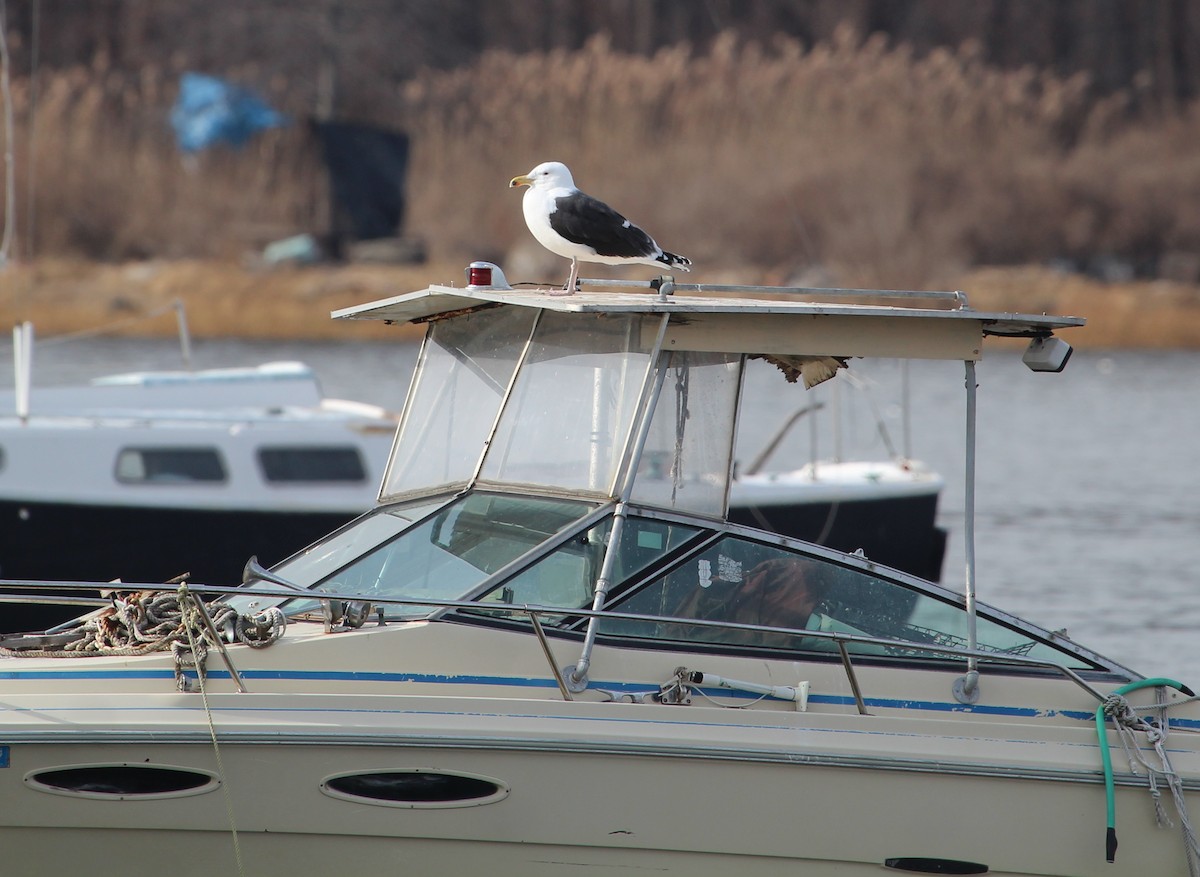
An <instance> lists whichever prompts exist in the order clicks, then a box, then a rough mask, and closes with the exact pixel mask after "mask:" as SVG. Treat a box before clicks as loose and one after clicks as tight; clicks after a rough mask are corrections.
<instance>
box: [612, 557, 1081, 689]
mask: <svg viewBox="0 0 1200 877" xmlns="http://www.w3.org/2000/svg"><path fill="white" fill-rule="evenodd" d="M612 611H613V612H614V613H619V614H631V615H651V616H664V617H668V618H686V619H698V620H703V621H705V622H711V623H712V624H694V623H692V624H689V623H686V622H681V621H644V620H640V619H633V618H630V619H623V618H619V617H615V616H608V617H606V618H605V619H604V620H603V622H602V624H601V632H602V633H603V634H605V635H608V636H617V637H633V638H639V639H641V638H645V639H652V640H658V641H662V640H670V641H676V642H690V643H705V644H712V645H714V646H720V645H727V646H738V647H752V648H759V649H786V650H793V649H798V650H803V651H835V650H836V649H837V645H836V641H835V640H834V639H833V638H832V637H830V636H826V635H828V634H846V635H848V636H849V637H854V636H859V637H873V638H886V639H888V640H895V643H894V644H892V643H879V642H856V641H854V640H853V639H847V648H848V650H849V651H850V652H851V653H854V654H860V655H880V656H892V657H900V658H939V657H944V656H945V653H944V652H943V651H936V650H934V649H931V648H929V647H943V648H951V649H953V648H964V647H966V645H967V643H968V639H967V637H968V616H967V612H966V610H965V608H964V606H963V605H962V603H961V602H959V601H958V600H957V599H956V598H954V597H951V596H950V595H949V594H946V595H945V596H944V597H939V596H937V595H935V594H933V593H925V592H922V591H917V590H914V589H912V588H910V587H907V586H905V585H903V584H901V583H900V582H897V581H893V580H891V579H889V578H886V577H885V576H883V575H876V574H873V573H872V572H869V571H867V570H864V569H857V568H854V567H851V566H848V565H845V564H844V563H839V562H836V561H834V560H830V559H827V558H824V557H818V556H814V555H808V554H804V553H801V552H798V551H796V550H794V549H790V548H786V547H783V546H778V545H767V544H763V543H761V542H758V541H755V540H753V539H750V538H746V537H742V536H736V535H726V536H723V537H722V538H720V539H718V540H717V541H716V542H713V543H710V544H709V545H708V546H707V547H704V548H703V549H702V550H698V551H695V552H693V553H692V554H690V555H688V556H687V557H685V558H683V559H681V560H680V561H678V562H677V563H675V564H674V565H673V566H672V567H671V568H670V569H669V571H667V572H665V573H663V574H660V575H658V576H656V577H653V578H651V579H650V580H649V581H648V582H647V583H646V584H645V585H644V586H641V587H639V588H637V589H636V590H635V591H632V592H631V593H630V594H629V596H628V597H626V598H624V599H620V600H618V601H617V602H616V605H614V606H613V607H612ZM722 624H730V625H742V626H741V627H732V626H729V627H725V626H721V625H722ZM748 625H753V626H754V628H753V629H750V628H748V627H746V626H748ZM768 628H787V629H789V631H787V632H785V631H784V630H770V629H768ZM976 629H977V644H978V648H979V649H980V650H982V651H987V652H994V653H996V655H997V656H998V657H999V656H1004V655H1011V656H1019V657H1029V658H1037V659H1042V660H1050V661H1053V662H1055V663H1059V664H1064V665H1066V666H1068V667H1072V668H1076V669H1089V668H1094V667H1095V666H1096V665H1095V664H1094V663H1092V662H1090V661H1088V660H1085V659H1084V658H1082V657H1080V656H1079V655H1077V654H1074V653H1072V652H1069V651H1066V650H1064V649H1061V648H1059V647H1057V646H1056V645H1054V644H1052V643H1050V642H1048V641H1047V640H1046V639H1044V638H1043V637H1042V636H1040V635H1039V634H1038V633H1037V632H1036V631H1033V630H1022V629H1020V628H1019V627H1018V626H1016V625H1015V624H1011V625H1010V624H1007V623H1005V622H1004V621H1003V620H1001V619H999V618H991V617H988V615H987V613H985V612H981V613H980V615H979V617H978V619H977V625H976ZM791 631H796V632H791ZM818 632H819V633H818ZM923 646H924V648H923Z"/></svg>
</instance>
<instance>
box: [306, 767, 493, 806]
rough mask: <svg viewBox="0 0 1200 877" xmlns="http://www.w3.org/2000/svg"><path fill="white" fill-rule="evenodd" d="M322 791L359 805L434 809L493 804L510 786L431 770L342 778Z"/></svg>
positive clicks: (326, 783) (327, 783)
mask: <svg viewBox="0 0 1200 877" xmlns="http://www.w3.org/2000/svg"><path fill="white" fill-rule="evenodd" d="M321 791H322V792H324V793H325V794H327V795H330V796H332V797H334V798H344V799H346V800H349V801H356V802H359V803H367V804H380V805H383V806H387V807H412V808H431V809H432V808H443V807H472V806H476V805H479V804H491V803H494V802H495V801H499V800H501V799H502V798H505V797H507V796H508V786H506V785H505V784H504V783H502V782H500V781H499V780H496V779H492V778H491V777H484V776H477V775H474V774H464V773H457V772H453V771H443V770H436V769H429V768H412V769H402V770H396V769H390V770H378V771H361V772H355V773H348V774H341V775H339V776H333V777H329V778H328V779H326V780H325V781H324V782H322V783H321Z"/></svg>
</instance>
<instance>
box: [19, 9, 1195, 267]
mask: <svg viewBox="0 0 1200 877" xmlns="http://www.w3.org/2000/svg"><path fill="white" fill-rule="evenodd" d="M235 72H236V71H235ZM243 73H244V76H243V77H242V78H243V80H244V81H245V80H246V79H250V80H252V79H253V73H252V72H251V71H243ZM262 85H263V90H264V91H265V92H266V93H267V94H268V96H269V97H270V98H271V99H273V100H274V101H275V102H276V104H277V105H278V106H280V107H281V108H282V109H284V110H287V111H290V112H293V113H296V118H298V119H299V118H300V110H301V109H302V108H298V107H294V106H290V105H289V97H288V95H289V92H288V89H287V84H286V83H283V82H267V83H263V84H262ZM380 88H381V90H380V93H379V94H378V95H376V96H375V98H374V99H373V100H372V101H370V104H371V106H372V107H373V110H372V116H371V118H369V119H363V120H362V121H371V122H376V123H381V124H386V125H390V126H394V127H399V128H403V129H405V130H407V131H408V132H409V133H410V134H411V136H412V139H413V148H414V152H413V161H412V167H411V172H410V179H409V194H410V202H409V214H408V222H407V229H406V231H407V233H408V234H411V235H413V236H418V237H421V238H423V239H425V240H426V241H427V242H428V244H429V248H430V250H431V253H432V255H433V257H434V258H435V259H442V260H449V261H454V260H462V259H466V258H472V257H477V256H481V255H482V256H493V257H497V258H503V257H505V256H506V255H507V254H509V253H510V251H511V250H512V248H513V247H514V245H516V244H519V243H522V242H525V241H527V239H528V237H527V233H526V232H525V230H524V228H523V226H522V224H521V219H520V207H519V204H518V201H519V195H517V194H515V193H512V192H509V191H507V190H506V182H507V180H508V178H509V177H510V176H512V175H513V174H516V173H518V172H523V171H525V170H527V169H528V168H529V167H531V166H532V165H533V164H535V163H537V162H539V161H542V160H546V159H551V158H555V159H560V160H563V161H566V162H567V163H568V164H569V165H570V166H571V167H572V169H573V170H574V171H575V175H576V179H577V181H578V182H579V183H580V185H581V186H582V187H583V188H585V189H587V190H591V191H592V192H593V193H594V194H596V195H598V196H600V197H602V198H604V199H605V200H608V201H610V202H611V203H614V204H615V205H617V206H618V207H619V208H620V209H622V210H623V211H624V212H626V213H627V214H628V215H629V216H630V218H632V219H633V220H634V221H635V222H639V223H641V224H643V225H645V226H647V227H648V228H650V229H651V230H652V231H653V232H654V233H655V235H656V236H657V237H658V238H659V240H660V242H661V243H663V244H664V245H665V246H667V247H668V248H670V249H673V250H675V251H677V252H682V253H685V254H686V255H689V256H690V257H692V259H693V260H694V261H695V262H696V264H697V271H698V274H697V276H701V274H700V272H706V271H710V272H718V271H724V270H729V269H732V268H737V267H739V266H755V267H756V268H759V269H768V270H769V271H771V272H773V274H774V276H775V277H776V278H777V279H780V278H783V277H789V276H794V275H795V274H796V273H797V272H801V271H804V270H806V269H811V268H820V269H821V271H822V272H823V273H824V275H825V276H827V277H829V278H831V279H833V280H835V281H836V282H839V283H844V284H878V285H885V286H916V285H931V284H934V285H936V284H939V283H940V282H945V279H946V278H948V277H954V276H957V275H958V274H959V272H961V271H962V270H963V269H965V268H968V267H970V266H975V265H985V264H996V263H1000V264H1003V263H1025V262H1042V261H1046V260H1050V259H1055V258H1066V259H1073V260H1076V261H1078V262H1081V263H1082V262H1086V261H1087V260H1088V259H1090V258H1093V257H1094V256H1096V255H1098V254H1102V255H1103V254H1108V255H1114V256H1118V257H1121V258H1123V259H1126V260H1129V261H1131V262H1137V263H1139V264H1140V263H1145V264H1156V263H1158V262H1160V261H1161V260H1163V259H1164V258H1167V257H1169V256H1171V255H1172V254H1176V253H1180V252H1184V253H1186V252H1189V251H1190V252H1196V251H1197V250H1200V208H1198V207H1197V205H1198V204H1200V197H1197V196H1198V195H1200V159H1198V158H1197V156H1196V151H1195V148H1194V144H1195V142H1196V141H1197V139H1200V109H1198V108H1197V107H1195V106H1193V107H1190V108H1184V109H1183V110H1182V111H1180V112H1178V113H1175V114H1172V115H1169V116H1164V117H1161V118H1147V117H1140V118H1137V119H1133V118H1131V117H1130V115H1129V114H1128V113H1127V112H1126V110H1125V104H1124V103H1123V101H1124V100H1125V98H1126V97H1127V96H1122V95H1118V96H1116V97H1113V98H1109V99H1106V100H1103V101H1097V100H1095V99H1093V98H1092V97H1091V96H1090V92H1089V89H1088V87H1087V83H1086V81H1085V80H1084V79H1082V78H1080V77H1076V78H1072V79H1061V78H1058V77H1055V76H1053V75H1051V74H1049V73H1044V72H1037V71H1032V70H1025V71H1019V72H1003V71H1000V70H997V69H994V68H990V67H988V66H986V65H984V64H983V63H982V62H981V60H980V57H979V54H978V53H977V52H975V51H972V49H971V48H970V47H966V48H964V49H962V50H960V51H958V52H950V51H945V50H939V51H935V52H933V53H932V54H930V55H928V56H926V57H923V58H916V57H914V56H913V55H912V54H911V53H910V52H909V51H908V50H907V49H906V48H905V47H903V46H895V47H893V46H889V45H888V44H887V43H886V42H884V41H883V40H882V39H878V38H872V39H868V40H865V41H863V40H860V39H859V38H858V37H857V36H856V35H854V34H853V33H852V32H850V31H841V32H839V34H838V35H837V37H836V38H835V39H834V40H832V41H831V42H829V43H827V44H820V45H817V46H816V47H815V48H813V49H811V50H805V49H804V48H803V47H802V46H801V45H800V44H799V43H797V42H794V41H790V40H783V39H781V40H778V41H776V42H774V43H772V44H770V45H766V46H763V45H756V44H740V43H738V42H737V41H736V40H735V39H734V38H733V37H732V36H729V37H727V38H723V39H720V40H718V41H717V42H716V44H715V46H714V48H713V49H712V50H711V51H710V52H707V53H705V54H703V55H701V54H695V53H693V52H692V51H691V50H689V48H688V47H686V46H678V47H675V48H671V49H667V50H663V51H660V52H659V53H658V54H656V55H655V56H653V57H649V58H647V57H641V56H634V55H627V54H622V53H620V52H616V51H614V50H613V49H612V48H611V46H610V45H609V43H608V42H607V41H606V40H605V39H604V38H595V39H593V40H592V41H591V42H589V43H588V44H587V46H586V47H585V48H584V49H582V50H581V51H578V52H573V53H566V52H549V53H539V54H527V55H513V54H508V53H501V52H493V53H488V54H485V55H484V56H482V57H481V58H480V60H479V61H478V62H477V63H475V64H473V65H472V66H470V67H466V68H462V69H459V70H455V71H451V72H433V71H430V72H425V73H422V74H420V75H418V76H416V77H415V78H413V79H412V80H410V81H408V82H407V83H405V84H404V85H403V86H401V87H399V88H388V89H384V87H383V86H380ZM174 92H175V75H174V74H173V73H170V72H168V71H164V70H160V69H147V70H144V71H142V72H141V74H139V75H137V76H129V75H124V74H120V73H117V72H115V71H112V70H109V69H107V67H106V65H105V64H104V63H103V61H102V60H99V61H97V62H96V63H95V64H93V65H92V66H90V67H88V68H80V69H77V70H73V71H68V72H65V73H59V74H54V75H52V76H46V77H44V78H43V80H42V81H40V82H39V83H38V88H37V101H36V104H33V103H32V101H31V89H30V85H29V83H28V82H18V83H16V88H15V98H14V104H15V105H14V110H15V113H16V120H17V123H18V136H17V139H16V143H15V146H16V151H17V166H18V168H20V169H23V170H27V171H28V172H27V173H21V174H19V183H18V194H19V198H18V203H19V204H22V205H32V211H31V212H30V211H26V210H23V211H22V212H21V213H20V216H19V228H18V240H19V242H20V243H19V246H18V255H28V254H30V253H33V254H35V255H62V256H71V257H81V258H90V259H107V260H114V261H116V260H124V259H131V258H143V257H152V256H153V257H168V258H178V257H225V258H228V257H236V256H240V255H242V254H244V253H245V252H246V251H248V250H252V249H255V248H257V247H259V246H261V245H262V244H263V243H265V242H266V241H268V240H271V239H273V238H277V237H282V236H284V235H287V234H294V233H297V232H300V231H312V230H319V229H320V228H321V227H323V223H324V221H325V220H324V215H323V208H322V206H323V205H324V203H325V198H326V195H325V183H324V181H323V176H322V174H321V172H320V169H319V164H318V160H317V155H316V151H315V149H314V147H313V145H312V143H311V141H310V139H309V138H308V136H307V134H306V132H305V127H304V125H303V124H301V123H299V122H297V123H296V124H294V125H292V126H290V127H289V128H285V129H282V130H277V131H272V132H268V133H266V134H265V135H262V136H260V137H259V138H257V139H256V140H255V141H254V142H253V143H252V144H251V145H250V146H248V147H246V148H245V149H243V150H241V151H233V150H228V149H216V150H212V151H210V152H208V153H205V154H202V155H200V156H198V157H197V158H196V160H195V161H194V162H193V163H191V166H190V167H189V163H188V162H185V161H183V160H182V159H181V157H180V155H179V153H178V152H177V151H176V149H175V147H174V144H173V141H172V138H171V135H170V132H169V129H168V127H167V124H166V118H167V113H168V111H169V107H170V104H171V103H172V101H173V99H174ZM359 103H360V104H362V103H363V101H361V100H360V101H359ZM31 107H35V108H36V114H33V115H32V116H31V112H30V110H31ZM31 118H32V124H33V125H34V128H33V129H32V131H31V130H30V127H29V126H30V124H31ZM30 144H32V150H31V148H30ZM30 216H32V223H30V221H29V219H30ZM30 225H31V226H32V227H29V226H30ZM1184 263H1185V264H1186V260H1184ZM1197 270H1200V269H1197ZM810 276H811V275H810Z"/></svg>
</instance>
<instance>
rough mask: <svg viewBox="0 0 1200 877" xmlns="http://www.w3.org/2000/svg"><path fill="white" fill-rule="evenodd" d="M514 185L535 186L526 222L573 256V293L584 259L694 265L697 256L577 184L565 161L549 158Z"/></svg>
mask: <svg viewBox="0 0 1200 877" xmlns="http://www.w3.org/2000/svg"><path fill="white" fill-rule="evenodd" d="M508 185H509V188H513V187H515V186H528V187H529V188H528V189H527V190H526V192H525V198H524V201H523V202H522V207H523V208H524V212H525V224H526V225H527V226H529V230H530V231H531V232H532V233H533V236H534V237H535V238H537V241H538V243H540V244H541V245H542V246H543V247H545V248H546V249H547V250H549V251H550V252H552V253H555V254H557V255H559V256H563V257H565V258H567V259H570V260H571V276H570V279H569V280H568V281H567V285H566V286H565V287H564V289H565V290H566V292H567V293H568V294H570V293H572V292H574V291H575V282H576V280H578V278H579V262H580V261H584V262H602V263H604V264H606V265H665V266H666V267H668V268H678V269H679V270H681V271H688V270H690V268H689V266H690V265H691V264H692V261H691V259H685V258H684V257H683V256H678V255H676V254H675V253H668V252H666V251H665V250H664V249H663V248H662V247H660V246H659V245H658V244H656V243H655V242H654V238H652V237H650V235H648V234H646V233H645V232H644V231H642V230H641V229H640V228H638V227H637V226H636V225H634V224H633V223H632V222H630V221H629V220H628V219H626V218H625V217H624V216H622V215H621V214H620V213H617V211H615V210H613V209H612V208H611V207H609V206H608V205H607V204H605V203H604V202H602V201H597V200H596V199H595V198H593V197H592V196H590V195H585V194H584V193H583V192H580V191H579V190H578V189H577V188H575V180H574V179H572V177H571V172H570V171H569V170H568V169H567V166H566V165H565V164H563V163H562V162H560V161H547V162H543V163H542V164H539V165H538V166H537V167H535V168H534V169H533V170H531V171H530V172H529V173H527V174H522V175H521V176H519V177H513V178H512V180H510V181H509V184H508Z"/></svg>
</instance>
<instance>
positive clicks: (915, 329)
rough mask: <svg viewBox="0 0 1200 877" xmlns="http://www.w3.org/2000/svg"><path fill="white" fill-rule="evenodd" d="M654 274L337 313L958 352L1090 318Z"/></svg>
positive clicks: (916, 353)
mask: <svg viewBox="0 0 1200 877" xmlns="http://www.w3.org/2000/svg"><path fill="white" fill-rule="evenodd" d="M653 283H657V281H654V282H650V281H647V282H628V281H627V282H623V283H622V282H620V281H616V282H613V281H590V280H584V281H581V284H582V285H585V287H592V286H595V287H600V288H598V289H591V288H585V289H583V290H582V291H579V292H576V293H574V294H572V295H563V294H561V292H560V293H559V294H557V295H556V294H553V293H554V292H556V291H555V290H549V289H545V288H536V289H499V288H493V287H477V286H469V287H465V288H464V287H454V286H441V285H432V286H429V287H427V288H426V289H422V290H418V291H416V292H410V293H407V294H405V295H398V296H394V297H392V298H386V299H381V300H378V301H373V302H368V303H366V304H362V305H357V306H354V307H349V308H343V309H341V310H337V311H334V312H333V313H332V315H331V316H332V317H333V318H334V319H349V320H385V321H388V322H396V323H412V322H427V321H430V320H436V319H439V318H442V317H446V316H450V315H453V314H458V313H462V312H464V311H469V310H473V309H478V308H482V307H488V306H510V307H525V308H540V309H544V310H549V311H556V312H560V313H577V314H580V315H586V314H601V313H604V314H616V313H625V314H648V315H654V314H667V315H669V316H670V321H669V325H668V329H667V334H666V338H665V340H664V346H665V347H666V348H668V349H678V350H703V351H725V352H743V353H755V354H762V353H768V354H804V355H831V356H884V357H902V358H920V359H958V360H974V359H978V358H979V357H980V355H981V348H982V339H983V336H985V335H1001V336H1009V337H1029V338H1036V337H1046V336H1049V335H1052V334H1053V333H1054V332H1055V331H1057V330H1059V329H1065V328H1070V327H1074V326H1082V325H1083V324H1084V323H1085V320H1084V319H1083V318H1081V317H1059V316H1051V315H1047V314H1017V313H994V312H984V311H976V310H973V309H971V308H970V307H968V306H967V305H966V296H965V295H964V294H963V293H961V292H905V291H897V290H842V289H833V290H830V289H805V288H788V287H743V286H711V285H699V284H687V285H682V284H677V285H674V290H675V291H674V293H673V294H663V293H661V292H660V291H659V289H658V288H656V287H655V286H653V285H652V284H653ZM605 286H610V287H619V288H609V289H606V288H603V287H605ZM668 286H670V284H668ZM630 287H633V288H634V290H635V291H630ZM879 301H888V302H896V304H890V303H889V304H879V303H877V302H879ZM937 303H941V304H943V305H947V304H948V305H949V306H948V307H947V306H942V307H938V306H934V305H935V304H937Z"/></svg>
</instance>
